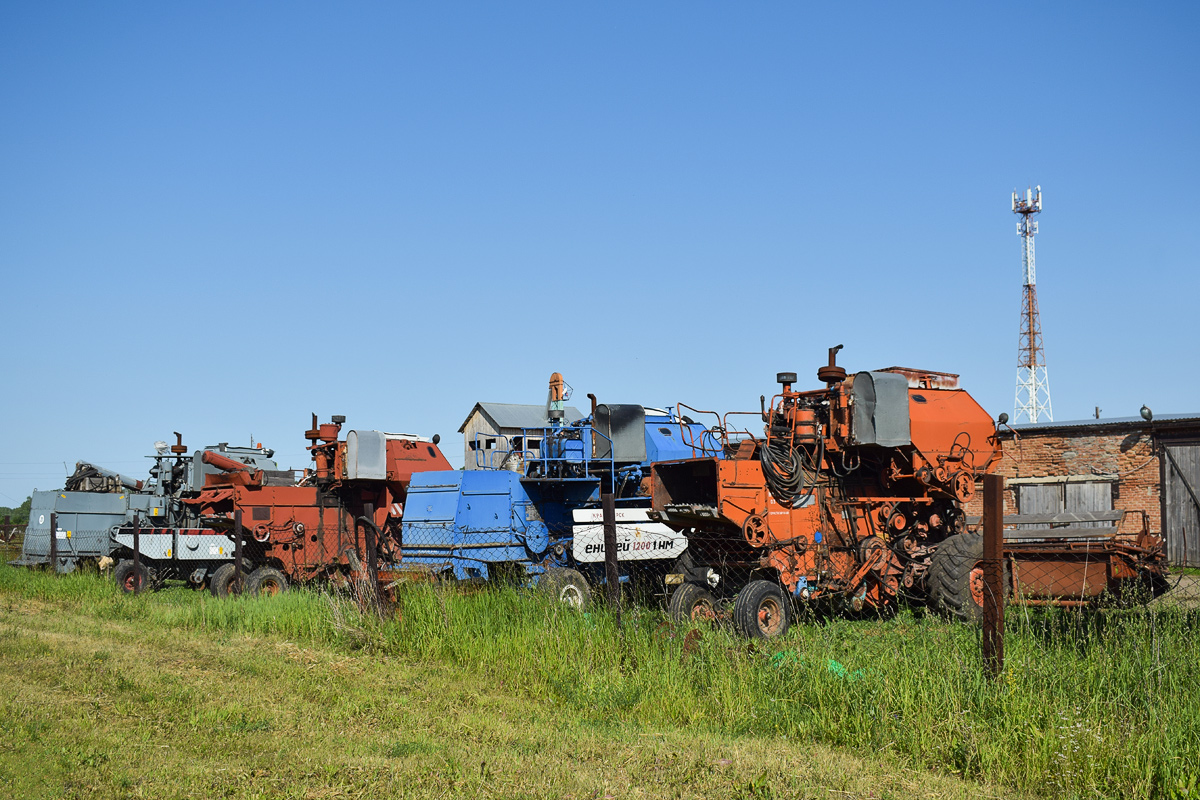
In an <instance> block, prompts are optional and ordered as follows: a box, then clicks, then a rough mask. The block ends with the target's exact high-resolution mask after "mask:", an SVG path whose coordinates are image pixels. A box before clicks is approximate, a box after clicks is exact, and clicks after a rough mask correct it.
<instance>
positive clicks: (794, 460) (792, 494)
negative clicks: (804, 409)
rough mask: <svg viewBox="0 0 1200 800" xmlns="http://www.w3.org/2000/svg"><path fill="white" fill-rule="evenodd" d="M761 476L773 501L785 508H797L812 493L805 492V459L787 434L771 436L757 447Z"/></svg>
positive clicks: (810, 490) (810, 491)
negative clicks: (761, 470)
mask: <svg viewBox="0 0 1200 800" xmlns="http://www.w3.org/2000/svg"><path fill="white" fill-rule="evenodd" d="M758 460H759V462H761V463H762V468H763V478H764V479H765V480H766V482H767V489H768V490H769V491H770V492H771V496H772V497H774V498H775V502H776V503H779V505H781V506H784V507H786V508H799V507H800V505H801V504H802V503H803V502H804V501H805V500H807V499H808V496H809V495H810V494H812V489H811V487H810V489H809V491H808V493H807V494H805V493H804V462H803V460H802V456H801V454H800V451H799V449H798V448H796V447H793V446H792V444H791V443H790V442H789V441H788V440H787V437H786V434H782V432H781V435H779V436H774V437H773V438H772V439H771V440H770V441H769V442H767V443H766V444H764V445H763V446H762V447H760V448H759V451H758Z"/></svg>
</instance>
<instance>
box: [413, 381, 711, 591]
mask: <svg viewBox="0 0 1200 800" xmlns="http://www.w3.org/2000/svg"><path fill="white" fill-rule="evenodd" d="M568 396H569V394H568V387H566V384H565V383H564V382H563V381H562V377H561V376H560V375H559V374H558V373H555V374H554V376H552V377H551V381H550V399H549V400H548V402H547V407H546V416H547V424H546V425H545V426H544V427H539V428H521V429H520V432H519V433H518V434H513V435H510V436H499V437H496V436H495V435H494V434H493V435H492V436H491V438H492V439H493V440H495V439H497V438H498V439H499V442H498V444H499V446H498V447H493V448H491V449H488V448H484V447H472V448H469V449H470V451H472V452H475V453H477V454H478V456H477V457H478V458H479V459H480V460H479V462H478V463H477V465H476V466H477V467H478V468H476V469H464V470H458V471H453V472H422V473H417V474H415V475H413V479H412V483H411V484H410V485H409V487H408V499H407V503H406V504H405V509H404V522H403V526H402V545H401V552H402V554H403V559H402V563H403V566H404V569H405V570H406V571H410V572H415V573H424V574H425V575H428V576H436V577H438V578H452V579H457V580H478V581H488V580H496V579H512V580H518V581H529V580H531V579H532V580H534V581H536V582H537V584H538V585H539V586H540V587H542V588H544V589H546V590H547V591H549V592H551V593H552V594H555V595H557V596H558V597H559V598H560V599H561V600H563V601H564V602H567V603H570V604H572V605H577V606H586V605H587V603H588V600H589V597H590V594H591V586H593V585H596V584H599V583H603V581H604V535H603V525H602V521H601V508H600V497H601V493H602V491H603V490H605V489H607V490H608V491H611V492H612V494H613V495H614V498H615V500H616V507H617V557H618V564H619V568H620V574H621V580H622V582H626V581H630V582H632V583H633V585H634V587H635V588H636V589H641V590H650V591H658V590H659V588H660V587H662V586H663V578H664V576H665V575H667V574H668V573H669V572H671V571H673V568H674V567H675V565H676V564H677V562H678V561H679V560H680V559H681V558H683V557H685V552H686V550H687V545H688V541H687V537H686V536H684V535H683V534H681V533H679V532H676V531H673V530H671V529H670V528H668V527H667V526H665V525H662V524H660V523H657V522H651V521H650V519H649V517H648V516H647V513H646V512H647V510H649V505H650V492H649V476H650V469H649V465H650V464H651V463H653V462H655V461H667V460H673V459H679V458H691V457H693V456H697V455H700V454H702V453H703V454H705V455H708V456H714V455H715V456H718V457H719V456H720V455H721V446H720V443H719V442H717V441H716V440H715V439H713V437H712V436H711V435H710V434H708V433H707V432H706V430H705V428H704V426H703V425H699V424H696V423H694V422H692V421H691V420H690V419H687V418H686V417H683V418H680V417H678V416H677V415H676V414H675V413H673V412H671V411H669V410H662V409H654V408H644V407H643V406H639V405H599V404H597V403H596V400H595V398H594V397H592V396H591V395H589V397H592V413H591V415H590V416H588V417H585V418H583V419H581V420H578V421H576V422H574V423H570V424H568V423H567V422H566V419H565V414H564V410H565V401H566V399H567V398H568ZM485 454H486V455H485Z"/></svg>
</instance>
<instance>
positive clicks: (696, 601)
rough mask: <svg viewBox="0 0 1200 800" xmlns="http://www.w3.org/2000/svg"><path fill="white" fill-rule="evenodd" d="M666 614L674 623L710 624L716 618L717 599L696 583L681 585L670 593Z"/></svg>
mask: <svg viewBox="0 0 1200 800" xmlns="http://www.w3.org/2000/svg"><path fill="white" fill-rule="evenodd" d="M667 613H668V614H670V615H671V619H673V620H675V621H676V622H711V621H713V620H715V619H716V618H717V598H715V597H713V594H712V592H710V591H709V590H708V589H705V588H704V587H703V586H701V585H700V584H698V583H681V584H679V586H677V587H676V588H675V591H673V592H671V599H670V600H669V601H668V602H667Z"/></svg>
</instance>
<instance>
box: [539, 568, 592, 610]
mask: <svg viewBox="0 0 1200 800" xmlns="http://www.w3.org/2000/svg"><path fill="white" fill-rule="evenodd" d="M537 585H538V588H539V589H541V590H542V591H543V592H545V593H546V594H548V595H551V596H552V597H555V598H557V599H558V601H559V602H560V603H562V604H563V605H567V606H570V607H571V608H577V609H579V610H580V611H586V610H587V607H588V606H589V605H590V604H591V602H592V589H591V587H590V586H588V582H587V578H584V577H583V575H581V574H580V573H579V572H578V571H577V570H573V569H564V568H561V567H551V568H550V569H548V570H546V573H545V574H544V575H542V577H541V578H540V579H539V580H538V582H537Z"/></svg>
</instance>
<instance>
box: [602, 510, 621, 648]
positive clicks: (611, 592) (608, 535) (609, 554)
mask: <svg viewBox="0 0 1200 800" xmlns="http://www.w3.org/2000/svg"><path fill="white" fill-rule="evenodd" d="M601 492H602V493H601V495H600V505H601V515H602V518H603V521H604V581H605V583H606V584H608V605H609V607H610V608H612V610H613V611H614V612H615V613H616V615H617V629H618V630H620V629H621V574H620V572H619V571H618V570H617V506H616V501H615V500H614V499H613V494H612V489H611V488H608V489H607V491H605V490H604V489H603V488H602V489H601Z"/></svg>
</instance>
